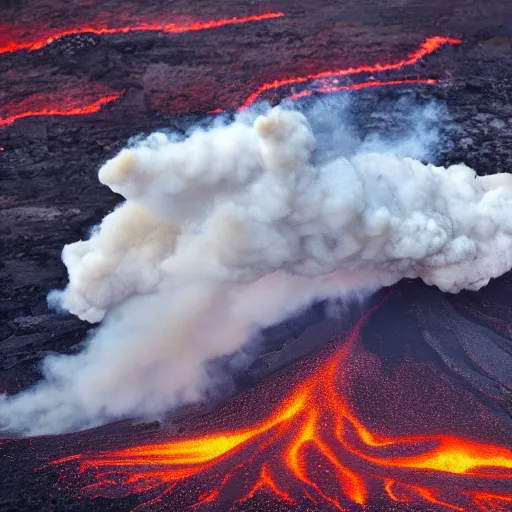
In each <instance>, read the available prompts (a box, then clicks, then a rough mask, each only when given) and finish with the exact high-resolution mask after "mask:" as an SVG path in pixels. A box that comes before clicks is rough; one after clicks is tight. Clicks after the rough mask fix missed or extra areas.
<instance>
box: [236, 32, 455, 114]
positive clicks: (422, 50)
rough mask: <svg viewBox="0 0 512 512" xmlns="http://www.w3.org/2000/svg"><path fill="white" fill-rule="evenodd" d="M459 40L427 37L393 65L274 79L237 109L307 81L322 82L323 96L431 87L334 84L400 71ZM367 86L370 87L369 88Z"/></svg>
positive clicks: (361, 67) (371, 82) (342, 69)
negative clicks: (373, 89) (384, 88)
mask: <svg viewBox="0 0 512 512" xmlns="http://www.w3.org/2000/svg"><path fill="white" fill-rule="evenodd" d="M461 42H462V41H461V40H460V39H453V38H450V37H443V36H434V37H429V38H427V39H426V40H425V41H424V42H423V43H421V44H420V46H419V48H418V49H417V50H416V51H414V52H412V53H410V54H409V56H408V58H407V59H401V60H398V61H396V62H388V63H384V64H382V63H380V62H377V63H375V64H372V65H367V64H365V65H361V66H356V67H348V68H340V69H333V70H327V71H322V72H320V73H313V74H309V75H304V76H297V77H291V78H284V79H281V80H274V81H273V82H267V83H264V84H263V85H261V86H260V87H258V89H256V90H255V91H254V92H253V93H252V94H251V95H250V96H249V97H248V98H247V99H246V100H245V102H244V103H243V104H242V106H241V107H240V110H243V109H245V108H247V107H249V106H251V105H252V104H253V103H255V102H256V101H259V100H260V99H261V97H262V95H263V94H265V93H268V92H269V91H275V90H277V89H280V88H281V87H286V86H288V87H291V86H295V85H300V84H304V83H306V82H311V81H315V80H323V81H324V82H323V83H322V84H321V86H320V88H319V89H317V90H316V92H320V93H326V92H336V91H344V90H354V89H363V88H365V87H378V86H383V85H393V84H402V83H427V84H432V83H435V80H431V79H418V80H390V81H387V82H380V81H368V82H364V83H361V84H354V85H342V86H338V85H337V84H336V81H337V79H338V78H339V77H344V76H352V75H360V74H362V73H372V74H373V73H382V72H385V71H392V70H398V69H402V68H404V67H408V66H412V65H414V64H416V63H417V62H418V61H419V60H420V59H422V58H423V57H425V56H427V55H430V54H431V53H433V52H435V51H437V50H438V49H439V48H441V47H442V46H443V45H446V44H451V45H456V44H460V43H461ZM325 80H331V81H332V83H329V84H326V83H325ZM369 84H371V85H369ZM312 92H313V91H303V92H299V93H294V94H293V95H292V99H297V98H299V97H303V96H309V95H310V94H312Z"/></svg>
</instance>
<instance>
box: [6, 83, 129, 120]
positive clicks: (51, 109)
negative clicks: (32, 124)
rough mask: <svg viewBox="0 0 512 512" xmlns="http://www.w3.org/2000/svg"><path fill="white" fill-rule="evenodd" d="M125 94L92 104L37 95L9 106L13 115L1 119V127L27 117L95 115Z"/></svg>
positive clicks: (111, 95)
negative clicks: (50, 104)
mask: <svg viewBox="0 0 512 512" xmlns="http://www.w3.org/2000/svg"><path fill="white" fill-rule="evenodd" d="M124 93H125V90H124V89H123V90H122V91H118V92H112V93H110V94H106V95H102V96H101V97H100V98H98V99H96V100H94V101H92V102H87V99H86V98H84V97H79V96H77V97H76V98H75V99H70V98H69V97H68V96H67V94H65V93H58V94H57V93H55V94H48V95H45V94H35V95H33V96H32V97H29V98H28V99H27V100H24V101H20V102H18V103H15V104H12V105H8V107H9V110H10V111H11V112H12V113H11V114H10V115H7V116H5V117H0V126H6V125H9V124H11V123H14V121H17V120H18V119H23V118H25V117H34V116H76V115H85V114H94V113H96V112H99V111H100V110H101V108H102V107H103V106H104V105H106V104H108V103H111V102H113V101H115V100H117V99H119V98H120V97H121V96H122V95H123V94H124ZM52 102H55V104H54V105H52V106H43V105H45V104H46V105H47V104H48V103H52ZM38 105H41V106H38Z"/></svg>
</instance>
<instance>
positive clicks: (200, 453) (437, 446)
mask: <svg viewBox="0 0 512 512" xmlns="http://www.w3.org/2000/svg"><path fill="white" fill-rule="evenodd" d="M369 314H371V312H370V313H368V314H367V315H365V317H363V318H362V319H361V320H360V321H359V323H358V324H357V325H356V327H355V328H354V329H353V330H352V331H351V333H350V334H349V335H348V337H347V339H346V340H345V343H344V344H343V345H342V346H341V347H340V348H339V349H337V351H336V352H334V353H333V354H332V355H331V356H330V358H329V359H328V360H327V362H326V363H324V364H323V366H320V368H319V369H318V370H317V372H316V373H315V374H314V375H313V376H311V377H309V378H308V379H306V380H305V381H303V382H302V383H301V384H299V385H297V386H296V387H295V388H294V389H293V390H292V391H291V392H290V394H289V396H288V397H287V398H285V399H284V400H283V401H282V402H281V405H278V406H277V407H276V408H275V409H274V412H273V413H271V414H270V415H269V416H268V418H267V419H265V420H263V421H260V422H257V423H256V424H255V425H253V426H252V427H251V428H243V429H240V430H239V431H236V430H235V431H233V432H226V433H218V434H211V435H204V436H200V437H195V438H192V439H189V440H184V441H174V442H173V441H170V442H168V443H161V444H150V445H145V446H140V447H135V448H129V449H125V450H119V451H111V452H104V453H96V454H79V455H75V456H71V457H66V458H63V459H59V460H57V461H54V462H53V463H52V464H62V463H64V462H71V461H78V462H79V464H80V472H85V471H87V470H95V471H96V481H95V483H93V484H91V485H89V486H87V487H85V488H83V490H84V492H85V493H86V495H89V496H90V495H91V492H92V491H94V493H93V494H94V496H110V495H112V491H114V492H117V493H118V494H119V493H121V494H126V495H128V494H135V493H141V492H145V491H149V490H157V489H161V488H162V487H163V489H164V491H163V494H167V493H168V492H169V486H172V487H173V488H174V486H175V485H176V484H177V483H179V482H182V483H184V482H185V481H186V479H188V478H190V477H192V476H195V475H198V474H199V473H203V474H207V471H208V470H209V469H211V468H214V467H215V468H216V471H217V472H218V471H219V466H220V464H221V463H222V462H223V461H228V460H229V461H237V458H236V454H237V453H238V452H239V450H242V449H248V450H251V452H252V455H251V456H250V457H248V458H244V457H242V462H240V463H238V465H236V466H235V467H234V468H233V469H232V470H231V471H229V472H226V473H224V476H223V478H222V479H221V480H220V481H218V484H217V485H216V486H215V487H214V488H213V489H211V490H209V491H206V492H202V493H201V494H200V495H199V496H198V497H197V499H196V502H195V504H193V505H194V506H195V507H201V505H204V504H206V503H210V502H213V501H215V500H222V497H223V490H224V487H225V486H226V484H227V483H228V482H229V481H230V480H231V478H232V477H233V476H234V475H235V474H236V473H237V472H238V471H244V475H247V471H248V470H250V471H251V474H257V477H256V478H255V480H254V483H253V484H252V485H250V486H249V487H248V488H247V489H246V491H244V495H243V496H240V497H239V498H238V499H237V501H239V502H243V501H246V500H248V499H251V498H252V497H254V496H255V495H256V494H258V493H270V494H272V495H274V496H275V498H276V499H277V500H282V501H284V502H288V503H289V504H292V503H296V502H297V501H298V500H301V499H302V500H304V499H308V500H310V501H312V502H314V503H324V504H325V505H330V506H332V507H334V508H336V509H338V510H344V507H345V506H346V505H348V504H349V503H356V504H359V505H361V506H365V505H367V504H368V502H369V500H370V498H369V497H370V495H371V494H370V489H372V490H373V491H374V489H375V484H376V482H378V483H379V485H380V487H381V490H382V491H381V492H383V493H385V494H386V495H387V496H388V498H389V500H391V501H394V502H402V503H408V502H413V501H416V502H418V501H419V502H428V503H429V504H430V505H434V506H436V507H438V508H440V509H444V510H458V511H466V510H482V511H484V512H491V511H494V510H501V509H500V508H496V507H501V505H502V504H504V506H505V505H506V504H507V503H508V504H509V503H510V502H511V501H512V495H510V494H509V493H499V492H496V491H493V490H489V491H485V490H481V489H482V487H485V482H486V481H490V480H491V478H492V482H494V483H495V482H496V481H502V482H505V483H506V482H507V481H508V480H509V479H511V478H512V451H511V450H509V449H507V448H504V447H499V446H493V445H490V444H486V443H480V442H476V441H470V440H467V439H463V438H459V437H455V436H450V435H446V436H445V435H432V436H428V435H423V436H409V437H407V436H405V437H392V436H384V435H381V434H378V433H373V432H371V431H370V430H369V429H367V428H366V427H365V426H364V424H363V423H362V422H361V421H360V420H359V419H358V417H357V416H356V414H355V413H354V412H353V410H352V408H351V406H350V404H349V403H348V400H347V399H346V398H345V397H344V396H342V395H341V394H340V388H341V389H342V387H343V386H342V385H343V383H344V381H345V376H344V368H345V367H346V366H347V361H348V360H349V358H350V356H351V355H352V354H353V353H354V351H355V350H357V341H358V339H359V337H360V333H361V328H362V325H363V324H364V322H365V320H366V319H367V318H368V315H369ZM354 434H355V436H356V438H355V440H354ZM258 439H260V440H261V441H258ZM408 445H411V446H412V448H414V451H415V452H416V453H415V454H414V455H406V456H396V455H395V456H393V455H391V456H390V455H389V453H396V450H397V448H401V447H404V446H408ZM270 449H272V450H277V452H275V451H273V452H272V456H271V454H270V453H269V450H270ZM313 449H314V456H312V455H311V454H312V451H311V450H313ZM376 452H378V455H376ZM244 453H245V452H244ZM343 453H344V454H345V455H342V454H343ZM267 455H268V456H267ZM354 457H355V458H356V459H358V460H359V461H360V463H363V464H364V463H366V464H368V465H369V470H368V471H367V472H366V471H365V472H361V471H356V470H355V469H352V468H351V467H348V466H349V462H348V461H349V460H350V458H354ZM319 461H322V464H324V465H325V464H327V465H328V466H329V468H330V471H329V473H330V474H331V475H335V478H336V481H337V482H338V485H337V486H334V487H336V488H333V486H332V485H328V484H326V482H325V481H324V479H323V478H322V476H321V475H318V473H317V472H316V471H311V469H312V467H314V465H312V464H314V463H315V462H317V463H318V462H319ZM274 465H276V467H274ZM283 469H284V470H285V471H284V473H285V474H286V475H285V477H283ZM393 470H396V474H393V473H392V471H393ZM404 470H410V471H412V472H410V473H409V475H410V476H413V477H414V479H413V481H414V482H415V481H417V480H418V478H421V477H422V475H430V476H432V474H434V475H435V474H436V473H437V474H451V475H458V478H462V477H464V478H470V479H477V480H478V482H479V483H478V489H480V490H479V491H472V490H470V491H468V490H467V483H466V490H464V486H462V487H461V490H460V491H459V490H457V489H456V488H454V485H453V483H452V484H449V487H448V488H446V489H444V488H442V487H439V488H437V487H436V486H435V485H434V484H432V482H430V481H429V480H427V481H426V482H427V483H426V484H425V485H417V484H416V483H411V482H410V481H409V480H407V479H406V478H407V477H406V476H404V475H406V473H404ZM486 471H487V472H486ZM425 472H426V473H425ZM391 474H393V477H391V476H390V475H391ZM368 475H372V477H370V476H368ZM244 478H245V479H247V478H248V477H247V476H244ZM452 478H453V477H452ZM434 481H435V479H434ZM451 481H452V482H453V480H451ZM429 482H430V483H429ZM163 494H160V495H159V496H162V495H163ZM372 494H373V492H372ZM158 499H159V498H158ZM152 501H154V499H153V500H151V502H152ZM148 503H150V502H149V501H146V502H145V504H146V505H147V504H148ZM503 510H505V508H503Z"/></svg>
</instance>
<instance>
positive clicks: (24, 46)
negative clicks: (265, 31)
mask: <svg viewBox="0 0 512 512" xmlns="http://www.w3.org/2000/svg"><path fill="white" fill-rule="evenodd" d="M282 16H284V13H282V12H269V13H265V14H256V15H253V16H241V17H233V18H222V19H218V20H209V21H197V22H194V23H189V24H184V25H179V24H176V23H161V22H154V23H146V22H144V23H134V24H131V25H125V26H120V27H109V26H107V24H106V23H101V22H97V23H92V24H90V25H83V26H79V27H72V28H67V29H63V30H52V29H51V28H47V29H42V30H40V31H37V30H35V34H34V32H32V33H31V34H30V35H26V36H25V35H16V34H13V32H12V30H11V28H10V27H8V26H3V27H0V54H2V53H11V52H17V51H20V50H28V51H34V50H40V49H41V48H43V47H44V46H47V45H49V44H51V43H53V42H54V41H56V40H57V39H61V38H62V37H66V36H70V35H75V34H97V35H106V34H126V33H128V32H142V31H158V32H165V33H167V34H182V33H184V32H197V31H200V30H209V29H213V28H220V27H225V26H227V25H236V24H241V23H249V22H253V21H264V20H271V19H275V18H281V17H282ZM13 38H14V39H13Z"/></svg>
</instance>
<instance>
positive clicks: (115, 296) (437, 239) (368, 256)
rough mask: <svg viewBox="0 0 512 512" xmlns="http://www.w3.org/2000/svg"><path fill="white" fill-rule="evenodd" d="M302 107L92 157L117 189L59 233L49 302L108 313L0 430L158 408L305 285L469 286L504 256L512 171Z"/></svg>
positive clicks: (0, 405)
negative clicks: (451, 157) (433, 159)
mask: <svg viewBox="0 0 512 512" xmlns="http://www.w3.org/2000/svg"><path fill="white" fill-rule="evenodd" d="M326 110H327V109H326ZM310 121H311V122H308V119H307V118H306V117H305V116H304V115H303V114H302V113H300V112H298V111H293V110H287V109H286V108H274V109H272V110H268V111H267V112H266V114H265V115H261V116H259V117H256V115H255V114H252V113H247V112H246V113H244V114H240V115H239V117H238V118H237V119H236V120H235V121H234V122H232V123H231V124H227V125H223V126H216V127H213V128H210V129H206V130H204V129H197V130H195V131H193V132H192V133H191V134H190V135H189V136H188V137H187V138H186V139H184V140H182V139H181V140H180V139H177V138H176V137H173V136H171V135H165V134H163V133H155V134H153V135H151V136H150V137H149V138H148V139H147V140H145V141H143V142H140V143H138V145H136V146H134V147H130V148H127V149H124V150H122V151H121V152H120V153H119V154H118V155H117V156H116V157H114V158H113V159H112V160H110V161H108V162H107V163H106V164H105V165H104V166H103V167H102V168H101V169H100V171H99V179H100V181H101V182H102V183H103V184H105V185H107V186H108V187H110V188H111V189H112V190H113V191H114V192H117V193H120V194H122V195H123V196H124V197H125V198H126V201H125V202H124V203H122V204H121V205H120V206H119V207H118V208H117V209H116V210H115V211H113V212H112V213H110V214H108V215H107V216H106V217H105V218H104V220H103V222H102V223H101V225H100V226H99V227H98V228H96V229H95V231H94V232H93V233H92V235H91V237H90V238H89V239H88V240H83V241H79V242H76V243H73V244H70V245H67V246H66V247H65V248H64V250H63V254H62V257H63V261H64V263H65V265H66V267H67V269H68V272H69V284H68V286H67V287H66V289H65V290H64V291H63V292H58V293H55V294H53V295H52V297H51V301H52V302H57V303H58V304H59V305H60V306H61V307H63V308H65V309H66V310H69V311H70V312H71V313H73V314H75V315H77V316H79V317H80V318H81V319H84V320H87V321H89V322H91V323H95V322H100V321H101V322H102V325H101V326H100V327H99V329H97V330H96V332H95V333H94V334H93V335H92V336H91V338H90V339H89V340H88V343H87V345H86V347H85V348H84V349H83V351H82V352H81V353H80V354H78V355H72V356H58V355H57V356H49V357H47V358H46V359H45V361H44V364H43V367H42V371H43V375H44V379H43V380H42V381H41V382H40V383H39V384H37V385H36V386H34V387H33V388H32V389H30V390H28V391H25V392H22V393H20V394H18V395H16V396H13V397H4V398H3V399H2V400H1V401H0V421H1V422H2V425H3V427H4V429H6V430H9V431H11V432H13V431H14V432H18V433H24V434H34V433H56V432H63V431H69V430H76V429H81V428H86V427H91V426H94V425H98V424H101V423H104V422H107V421H110V420H113V419H118V418H124V417H141V416H142V417H147V416H150V417H155V416H156V417H158V416H159V415H161V414H163V413H165V412H166V411H168V410H169V409H170V408H172V407H175V406H178V405H181V404H183V403H186V402H193V401H197V400H200V399H202V398H203V397H204V396H205V393H206V392H211V390H212V389H215V387H216V386H218V385H221V384H222V382H223V379H224V378H225V376H223V375H221V374H220V373H219V372H218V371H213V368H214V367H213V366H212V364H211V361H214V360H216V359H218V358H220V357H223V356H231V355H233V354H234V353H236V352H237V351H240V350H241V349H242V348H243V347H244V344H246V343H247V341H248V340H249V339H251V337H253V336H254V335H255V334H257V332H258V331H259V330H260V329H261V328H264V327H267V326H269V325H272V324H275V323H276V322H279V321H281V320H283V319H285V318H286V317H288V316H289V315H291V314H293V313H294V312H296V311H297V310H298V309H300V308H303V307H306V306H308V305H309V304H311V303H312V302H313V301H315V300H317V299H324V298H330V297H340V296H347V295H349V294H351V293H354V292H359V291H371V290H374V289H376V288H378V287H381V286H384V285H390V284H392V283H395V282H396V281H398V280H400V279H401V278H404V277H407V278H417V277H419V278H421V279H423V280H424V281H425V282H426V283H427V284H430V285H436V286H438V287H439V288H440V289H441V290H444V291H447V292H453V293H456V292H458V291H459V290H462V289H471V290H477V289H479V288H480V287H482V286H484V285H485V284H487V283H488V281H489V279H490V278H492V277H496V276H499V275H500V274H502V273H504V272H506V271H507V270H509V269H510V268H511V266H512V224H511V222H510V219H511V218H512V177H511V176H509V175H508V174H497V175H494V176H486V177H478V176H477V175H476V172H475V171H474V170H472V169H470V168H469V167H467V166H465V165H463V164H460V165H453V166H451V167H449V168H443V167H436V166H434V165H426V164H424V163H422V162H421V161H418V160H414V159H412V158H408V157H402V156H399V155H398V154H397V151H396V147H397V146H396V145H395V146H391V145H390V144H388V145H387V147H386V146H385V145H383V144H382V141H380V143H379V145H375V144H374V145H373V149H372V145H371V144H362V145H359V148H358V149H357V150H356V151H353V150H351V151H348V150H345V149H343V147H344V146H343V144H344V141H346V140H348V139H349V138H350V134H349V132H348V130H346V129H345V128H343V127H341V126H339V125H338V126H336V125H335V123H333V122H331V123H330V124H329V120H328V119H327V118H326V117H325V116H324V117H323V120H322V123H320V124H319V123H318V122H317V121H318V120H317V119H310ZM311 126H315V132H317V131H318V132H319V133H317V136H315V133H314V130H313V129H312V127H311ZM326 127H327V130H328V131H329V130H330V132H332V133H330V134H329V136H330V139H331V141H335V143H336V148H335V149H336V151H334V152H332V151H331V152H330V153H329V152H328V151H326V149H325V147H324V143H323V141H324V139H325V133H323V134H322V130H323V132H325V131H326ZM317 128H318V130H317ZM406 146H407V145H405V146H404V144H402V145H401V147H402V148H403V147H406ZM376 147H378V148H379V151H378V152H376V151H375V148H376ZM394 147H395V149H394ZM331 149H332V148H331ZM409 154H410V152H409Z"/></svg>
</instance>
